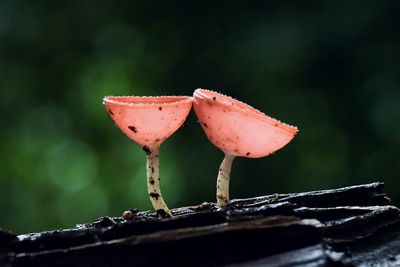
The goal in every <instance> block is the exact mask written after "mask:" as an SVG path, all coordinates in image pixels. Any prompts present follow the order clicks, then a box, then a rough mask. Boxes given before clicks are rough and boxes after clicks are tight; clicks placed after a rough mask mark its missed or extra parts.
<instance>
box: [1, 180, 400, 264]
mask: <svg viewBox="0 0 400 267" xmlns="http://www.w3.org/2000/svg"><path fill="white" fill-rule="evenodd" d="M389 204H390V200H389V198H388V197H387V196H386V195H385V193H384V192H383V183H371V184H364V185H358V186H351V187H345V188H339V189H333V190H321V191H313V192H306V193H294V194H274V195H269V196H262V197H256V198H248V199H237V200H232V201H231V202H230V203H229V204H228V205H227V206H226V207H224V208H221V207H219V206H217V205H216V204H215V203H203V204H201V205H199V206H193V207H184V208H178V209H174V210H172V213H173V214H174V217H172V218H165V219H160V218H158V216H157V214H156V213H154V212H150V211H145V212H138V211H137V210H132V211H135V212H132V214H130V215H132V216H129V220H125V219H123V218H121V217H102V218H99V219H97V220H95V221H94V222H92V223H88V224H80V225H77V226H76V227H75V228H72V229H65V230H56V231H48V232H42V233H32V234H25V235H18V236H16V235H14V234H12V233H10V232H6V231H0V266H193V265H196V266H232V267H236V266H358V265H363V266H379V265H380V266H396V265H400V256H399V255H400V241H399V240H400V212H399V209H398V208H397V207H395V206H391V205H389Z"/></svg>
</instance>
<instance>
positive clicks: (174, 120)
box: [103, 96, 192, 148]
mask: <svg viewBox="0 0 400 267" xmlns="http://www.w3.org/2000/svg"><path fill="white" fill-rule="evenodd" d="M103 104H104V106H105V107H106V109H107V111H108V113H109V115H110V117H111V118H112V119H113V120H114V122H115V124H116V125H117V126H118V128H119V129H120V130H121V131H122V132H123V133H125V134H126V135H127V136H128V137H129V138H130V139H131V140H133V141H135V142H136V143H138V144H139V145H140V146H142V147H144V146H147V147H149V148H152V147H154V146H159V145H160V144H161V143H162V142H163V141H165V140H166V139H167V138H168V137H169V136H171V135H172V134H173V133H174V132H175V131H176V130H177V129H178V128H179V127H180V126H182V124H183V122H184V121H185V120H186V117H187V115H188V114H189V111H190V109H191V107H192V98H191V97H188V96H161V97H137V96H121V97H119V96H117V97H116V96H108V97H105V98H104V100H103Z"/></svg>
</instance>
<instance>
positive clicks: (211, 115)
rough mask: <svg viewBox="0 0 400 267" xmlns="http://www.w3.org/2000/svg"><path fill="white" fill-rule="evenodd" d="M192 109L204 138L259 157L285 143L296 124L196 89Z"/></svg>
mask: <svg viewBox="0 0 400 267" xmlns="http://www.w3.org/2000/svg"><path fill="white" fill-rule="evenodd" d="M193 107H194V111H195V113H196V115H197V117H198V119H199V121H200V124H201V127H202V128H203V130H204V132H205V133H206V135H207V138H208V139H209V140H210V141H211V143H213V144H214V145H215V146H217V147H218V148H220V149H221V150H222V151H224V152H225V153H228V154H231V155H234V156H240V157H247V158H259V157H264V156H267V155H269V154H271V153H274V152H275V151H276V150H278V149H280V148H282V147H284V146H285V145H286V144H287V143H289V142H290V141H291V140H292V139H293V137H294V136H295V135H296V133H297V128H296V127H293V126H290V125H288V124H285V123H283V122H280V121H279V120H276V119H274V118H271V117H269V116H267V115H265V114H264V113H262V112H261V111H259V110H257V109H255V108H253V107H251V106H249V105H247V104H245V103H243V102H241V101H238V100H235V99H233V98H231V97H229V96H226V95H223V94H219V93H217V92H214V91H210V90H205V89H197V90H196V91H195V92H194V94H193Z"/></svg>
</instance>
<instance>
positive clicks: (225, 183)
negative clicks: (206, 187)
mask: <svg viewBox="0 0 400 267" xmlns="http://www.w3.org/2000/svg"><path fill="white" fill-rule="evenodd" d="M234 158H235V156H233V155H230V154H228V153H225V158H224V160H223V161H222V163H221V166H220V167H219V171H218V178H217V202H218V205H219V206H226V204H228V203H229V179H230V177H231V169H232V162H233V159H234Z"/></svg>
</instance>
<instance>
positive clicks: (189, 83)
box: [0, 0, 400, 233]
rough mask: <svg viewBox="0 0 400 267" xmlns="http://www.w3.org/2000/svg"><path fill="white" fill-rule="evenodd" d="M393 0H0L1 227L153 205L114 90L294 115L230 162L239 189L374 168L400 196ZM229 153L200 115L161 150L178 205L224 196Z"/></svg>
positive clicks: (362, 173) (342, 177)
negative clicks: (214, 99) (230, 100)
mask: <svg viewBox="0 0 400 267" xmlns="http://www.w3.org/2000/svg"><path fill="white" fill-rule="evenodd" d="M399 14H400V2H399V1H365V0H362V1H361V0H358V1H305V2H303V1H302V3H300V1H291V2H287V1H264V2H259V3H253V4H251V5H250V4H248V3H247V4H245V5H235V4H233V3H232V2H217V1H215V2H208V3H207V2H204V1H202V2H201V4H199V3H197V2H188V1H186V3H185V4H183V1H182V2H178V1H169V2H167V1H165V2H157V1H112V2H110V3H107V4H106V3H104V2H98V1H96V2H95V1H93V2H90V1H85V0H83V1H28V0H26V1H24V0H3V1H0V92H1V93H0V111H1V112H0V114H1V115H0V125H1V126H0V127H1V128H0V147H1V150H0V152H1V153H0V228H5V229H10V230H13V231H15V232H18V233H25V232H32V231H40V230H45V229H56V228H63V227H70V226H73V225H75V224H77V223H83V222H88V221H91V220H93V219H95V218H97V217H100V216H105V215H113V216H118V215H120V214H121V213H122V211H123V210H125V209H128V208H134V207H136V208H139V209H141V210H145V209H150V208H151V205H150V201H149V199H148V197H147V193H146V179H145V156H144V152H143V151H142V150H141V149H140V148H139V146H137V145H135V144H134V143H132V142H131V141H129V140H128V138H126V137H125V136H124V135H123V134H122V133H121V132H120V131H119V130H118V129H117V128H116V127H114V125H113V123H112V121H111V120H110V119H109V118H108V116H107V114H106V112H105V110H104V109H103V107H102V104H101V103H102V97H103V96H105V95H191V94H192V93H193V91H194V89H196V88H199V87H201V88H208V89H213V90H217V91H220V92H223V93H225V94H228V95H231V96H233V97H235V98H238V99H240V100H242V101H244V102H246V103H248V104H250V105H252V106H254V107H256V108H258V109H260V110H262V111H264V112H265V113H267V114H269V115H271V116H273V117H276V118H278V119H281V120H282V121H284V122H287V123H290V124H293V125H296V126H298V127H299V129H300V132H299V135H298V136H296V137H295V139H294V140H293V141H292V142H291V143H290V144H289V145H288V146H286V147H285V148H284V149H282V150H280V151H278V152H277V153H275V154H274V155H272V156H269V157H266V158H262V159H256V160H251V159H243V158H239V159H237V160H236V161H235V162H234V166H233V173H232V182H231V196H232V197H236V198H239V197H252V196H258V195H263V194H271V193H275V192H281V193H283V192H299V191H305V190H318V189H325V188H332V187H340V186H347V185H353V184H359V183H367V182H371V181H378V180H379V181H383V182H385V183H386V191H387V192H388V193H389V194H390V196H391V197H392V199H393V200H394V202H395V203H398V202H399V199H400V198H399V196H400V187H399V185H400V180H399V174H400V164H399V160H400V158H399V152H400V108H399V104H400V75H399V73H400V32H399V29H400V16H399ZM222 157H223V154H222V152H220V151H219V150H218V149H217V148H215V147H213V146H212V145H211V143H209V142H208V140H207V139H206V137H205V136H204V134H203V132H202V130H201V128H200V126H199V124H198V123H197V121H196V118H195V116H194V114H193V112H192V113H191V115H190V116H189V118H188V120H187V122H186V123H185V125H184V127H183V128H182V129H180V130H179V131H178V132H177V133H176V134H174V135H173V136H172V137H171V138H170V139H168V141H167V142H165V143H164V144H163V146H162V147H161V166H160V168H161V169H160V171H161V179H162V181H161V182H162V191H163V194H164V197H165V199H166V201H167V203H168V204H169V206H170V207H178V206H185V205H195V204H199V203H201V202H203V201H214V195H215V182H216V175H217V170H218V166H219V164H220V162H221V160H222Z"/></svg>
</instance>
